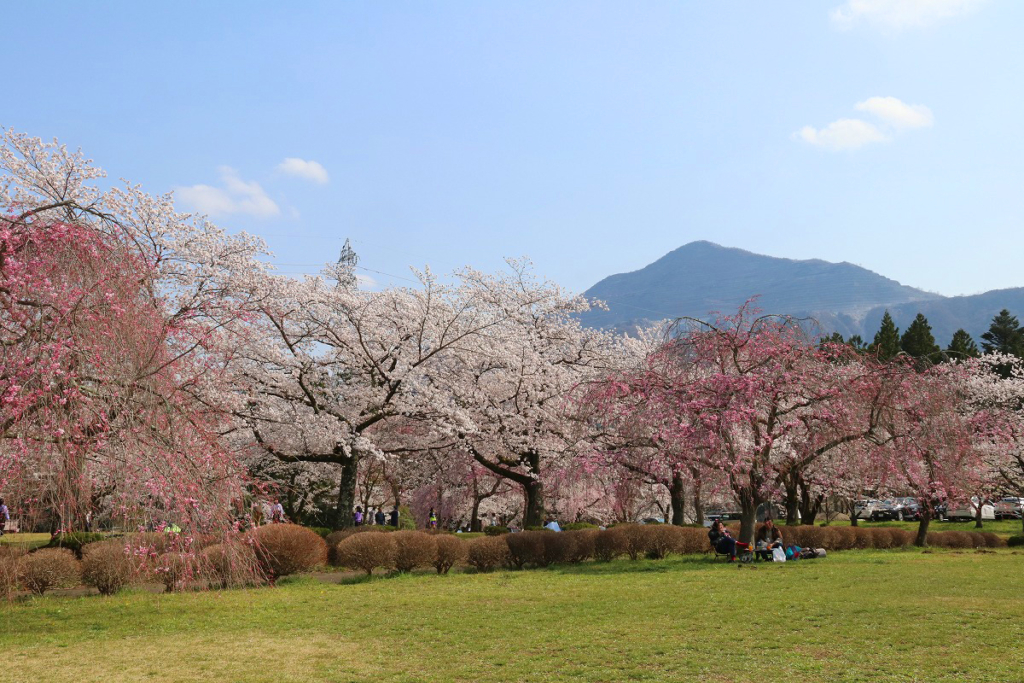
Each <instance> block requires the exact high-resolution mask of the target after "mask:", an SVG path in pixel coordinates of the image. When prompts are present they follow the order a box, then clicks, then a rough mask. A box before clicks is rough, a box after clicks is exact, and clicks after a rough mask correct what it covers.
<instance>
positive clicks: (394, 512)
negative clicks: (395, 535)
mask: <svg viewBox="0 0 1024 683" xmlns="http://www.w3.org/2000/svg"><path fill="white" fill-rule="evenodd" d="M388 524H390V525H391V526H393V527H395V528H396V529H397V528H398V506H397V505H395V507H393V508H391V518H390V519H389V520H388Z"/></svg>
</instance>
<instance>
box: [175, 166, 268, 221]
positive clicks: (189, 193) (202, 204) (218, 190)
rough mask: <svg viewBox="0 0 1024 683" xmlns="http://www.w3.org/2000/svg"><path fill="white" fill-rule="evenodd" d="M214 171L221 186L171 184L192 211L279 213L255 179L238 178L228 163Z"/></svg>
mask: <svg viewBox="0 0 1024 683" xmlns="http://www.w3.org/2000/svg"><path fill="white" fill-rule="evenodd" d="M217 171H218V172H219V173H220V179H221V183H222V185H223V187H213V186H212V185H192V186H190V187H178V188H175V193H176V194H177V195H178V198H179V199H181V200H182V202H184V203H185V204H187V205H189V206H191V207H192V208H193V209H195V210H196V211H198V212H200V213H204V214H207V215H209V216H226V215H229V214H235V213H240V214H246V215H249V216H256V217H257V218H267V217H269V216H277V215H279V214H280V213H281V209H280V207H278V205H277V204H276V203H275V202H274V200H273V199H271V198H270V197H268V196H267V194H266V192H264V191H263V188H262V187H260V184H259V183H257V182H255V181H251V182H246V181H244V180H242V179H241V178H239V177H238V172H237V171H236V170H235V169H233V168H231V167H230V166H221V167H220V168H218V169H217Z"/></svg>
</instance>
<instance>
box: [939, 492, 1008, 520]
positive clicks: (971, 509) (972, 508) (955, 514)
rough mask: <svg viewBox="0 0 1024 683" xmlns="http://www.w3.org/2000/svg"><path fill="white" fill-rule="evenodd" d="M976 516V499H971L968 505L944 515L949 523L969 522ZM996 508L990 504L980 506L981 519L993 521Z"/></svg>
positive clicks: (959, 506)
mask: <svg viewBox="0 0 1024 683" xmlns="http://www.w3.org/2000/svg"><path fill="white" fill-rule="evenodd" d="M977 514H978V499H977V498H971V502H970V504H968V505H958V506H957V507H955V508H952V509H950V510H949V511H948V512H947V513H946V519H948V520H949V521H951V522H970V521H971V520H973V519H975V518H976V516H977ZM995 518H996V508H995V506H994V505H992V504H991V503H985V502H983V503H982V504H981V519H982V520H984V521H989V520H991V521H995Z"/></svg>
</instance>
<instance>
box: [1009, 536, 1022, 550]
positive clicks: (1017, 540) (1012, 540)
mask: <svg viewBox="0 0 1024 683" xmlns="http://www.w3.org/2000/svg"><path fill="white" fill-rule="evenodd" d="M1006 545H1008V546H1009V547H1011V548H1019V547H1021V546H1024V536H1010V537H1009V538H1008V539H1006Z"/></svg>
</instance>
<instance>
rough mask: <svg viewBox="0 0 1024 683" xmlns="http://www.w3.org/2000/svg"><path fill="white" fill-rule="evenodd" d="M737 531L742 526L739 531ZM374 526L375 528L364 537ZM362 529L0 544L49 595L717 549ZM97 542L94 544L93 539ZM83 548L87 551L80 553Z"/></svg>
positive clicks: (685, 538)
mask: <svg viewBox="0 0 1024 683" xmlns="http://www.w3.org/2000/svg"><path fill="white" fill-rule="evenodd" d="M730 530H731V531H732V533H733V535H734V536H736V535H738V533H739V528H738V527H732V528H731V529H730ZM366 531H375V533H365V532H366ZM383 531H384V529H374V528H373V527H369V528H360V529H348V530H343V531H336V532H332V533H330V534H327V537H326V539H324V538H323V537H322V536H321V535H320V534H318V533H317V532H315V531H313V530H311V529H308V528H305V527H301V526H296V525H293V524H273V525H269V526H263V527H259V528H257V529H254V530H252V531H251V532H249V533H248V534H245V535H243V536H240V537H235V538H232V539H229V540H225V539H220V538H217V537H212V536H201V537H196V538H186V537H183V536H179V535H176V534H160V533H156V534H139V535H134V536H129V537H124V538H118V539H109V540H93V539H91V538H90V539H78V540H81V541H85V542H82V543H69V544H68V545H69V546H70V547H47V548H42V549H39V550H36V551H35V552H31V553H26V552H24V551H21V550H18V549H17V548H16V547H14V546H0V593H3V594H7V595H9V594H10V593H11V592H13V591H15V590H17V589H18V588H23V589H25V590H28V591H31V592H33V593H36V594H39V595H42V594H44V593H45V592H46V591H48V590H51V589H54V588H64V587H72V586H77V585H80V584H81V583H83V582H84V583H85V584H87V585H90V586H95V587H96V588H97V589H98V590H99V592H100V593H103V594H105V595H110V594H112V593H116V592H117V591H119V590H120V589H122V588H124V587H125V586H128V585H131V584H133V583H136V582H143V581H159V582H162V583H163V584H164V585H165V587H166V588H167V590H169V591H172V590H182V589H186V588H203V587H211V586H221V587H225V588H226V587H231V586H246V585H258V584H260V583H264V582H268V581H269V582H271V583H273V582H274V581H275V580H276V579H278V578H280V577H282V576H287V575H289V574H295V573H300V572H304V571H309V570H311V569H314V568H316V567H319V566H323V565H325V564H327V563H330V564H331V565H334V566H338V567H347V568H350V569H357V570H361V571H364V572H366V573H367V574H371V573H372V572H373V571H374V570H375V569H386V570H389V571H396V572H409V571H412V570H414V569H418V568H425V567H433V568H434V569H435V570H436V571H437V573H438V574H446V573H447V572H448V571H449V570H450V569H451V568H452V567H454V566H458V565H469V566H471V567H474V568H475V569H477V570H478V571H489V570H492V569H496V568H498V567H510V568H516V569H522V568H524V567H546V566H549V565H552V564H577V563H580V562H585V561H587V560H591V559H596V560H600V561H610V560H613V559H615V558H618V557H623V556H626V557H629V558H631V559H634V560H635V559H637V558H640V557H648V558H651V559H660V558H663V557H665V556H666V555H669V554H681V555H685V554H695V553H706V552H709V551H710V550H711V548H710V545H709V542H708V535H707V530H706V529H703V528H699V527H698V528H694V527H678V526H669V525H634V524H620V525H617V526H615V527H612V528H609V529H594V528H583V529H572V530H568V531H563V532H561V533H556V532H553V531H524V532H520V533H514V534H500V535H491V536H486V535H485V536H481V537H478V538H474V539H472V540H469V541H464V540H462V539H461V538H459V537H458V536H455V535H451V534H445V533H436V532H431V533H428V532H423V531H407V530H401V531H392V532H389V533H383ZM783 535H784V539H785V542H786V544H787V545H799V546H802V547H814V548H825V549H827V550H833V551H834V550H849V549H855V548H864V549H866V548H879V549H885V548H901V547H905V546H908V545H910V544H911V543H912V542H913V540H914V535H913V534H912V533H910V532H908V531H904V530H902V529H892V528H863V527H843V526H836V527H815V526H799V527H783ZM89 541H91V542H89ZM928 544H929V545H932V546H936V547H943V548H983V547H984V548H995V547H1002V546H1005V545H1007V543H1006V542H1005V541H1004V540H1003V539H1002V538H1000V537H999V536H997V535H995V534H993V533H990V532H973V533H972V532H965V531H941V532H933V533H930V534H928ZM76 550H78V551H79V553H76V552H75V551H76Z"/></svg>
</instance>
